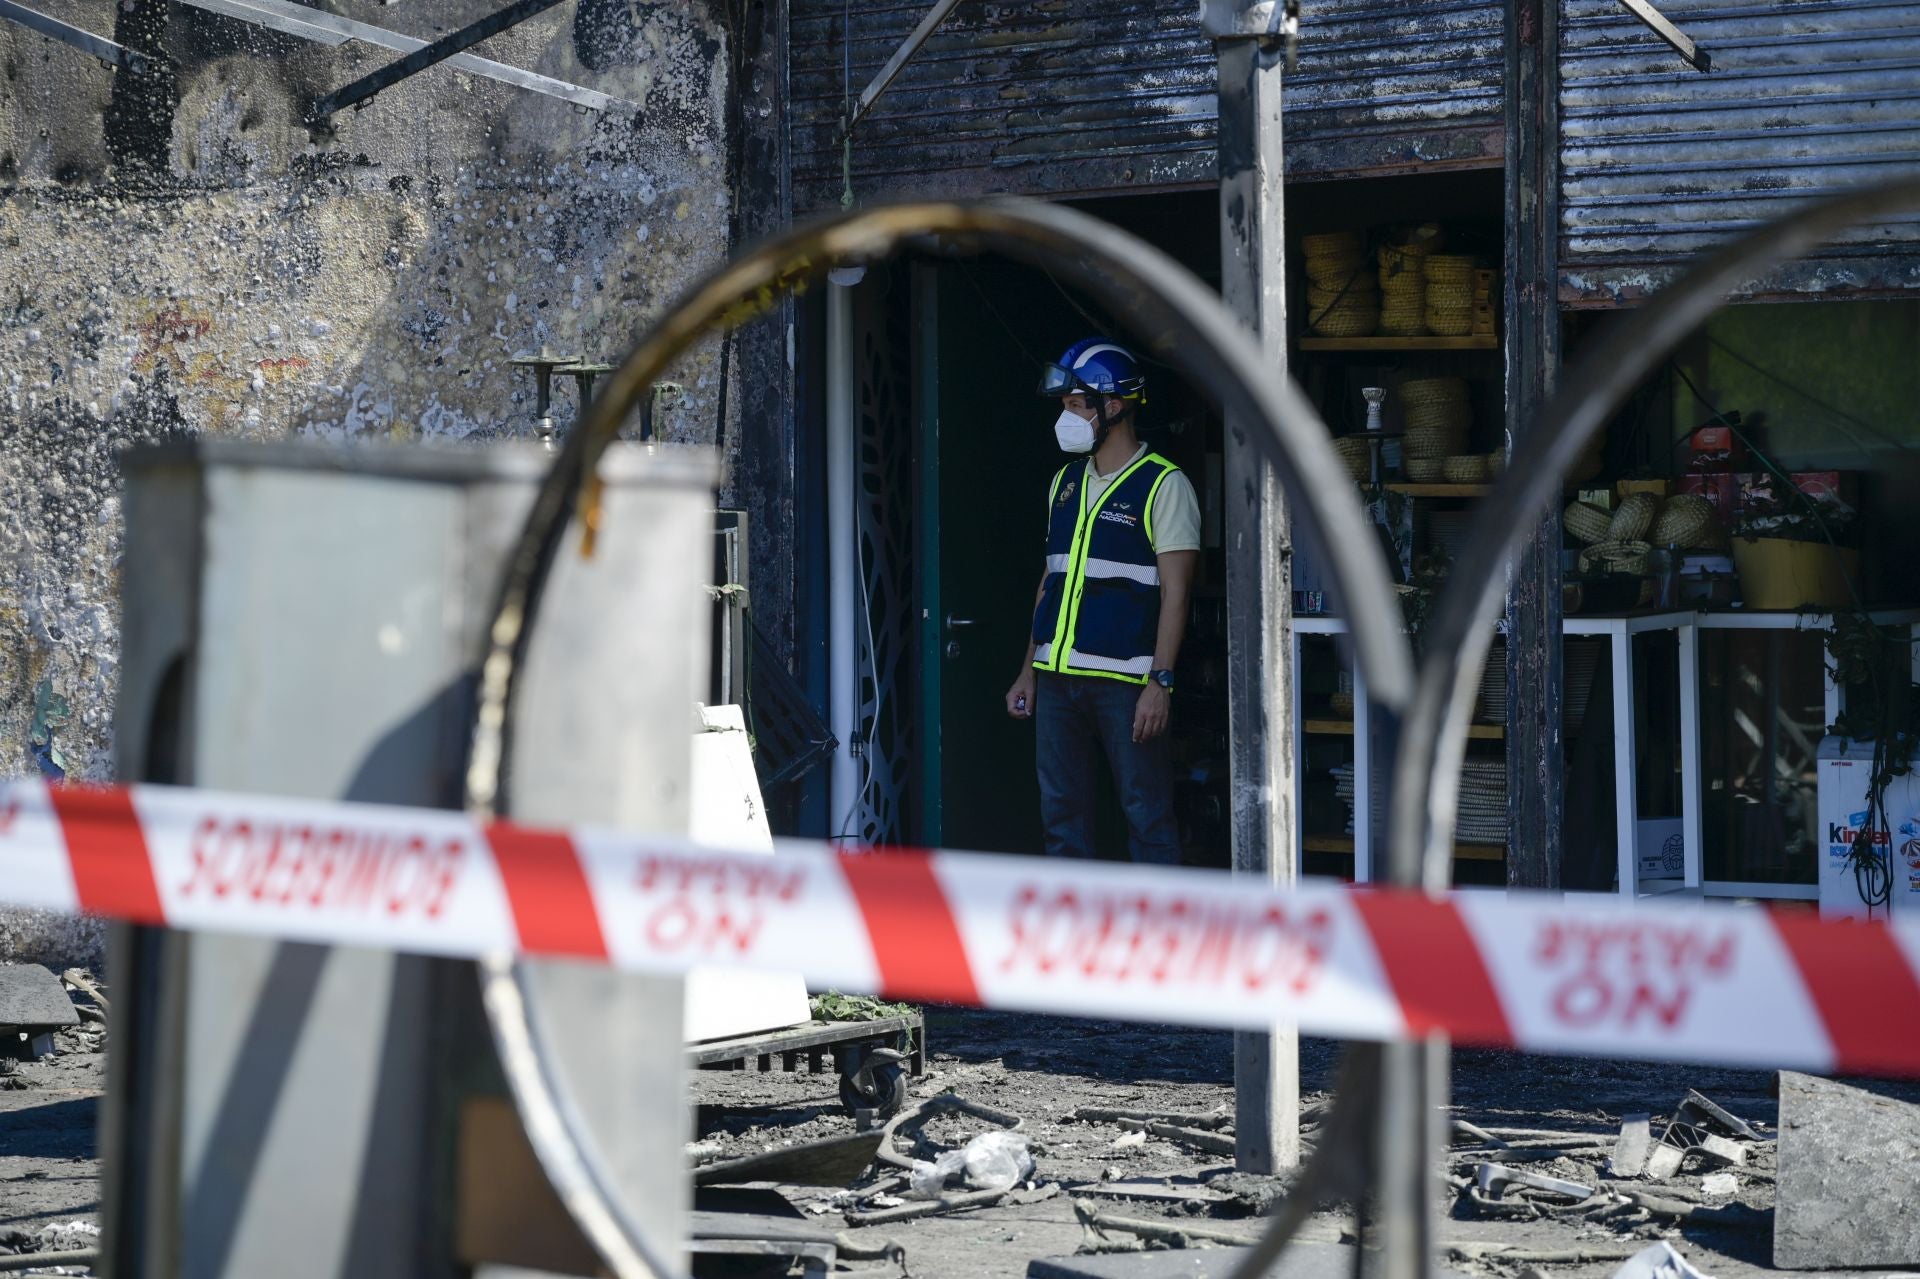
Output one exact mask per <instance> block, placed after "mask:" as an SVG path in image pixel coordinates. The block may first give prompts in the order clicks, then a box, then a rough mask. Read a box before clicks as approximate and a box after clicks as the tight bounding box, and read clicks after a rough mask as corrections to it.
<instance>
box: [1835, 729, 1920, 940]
mask: <svg viewBox="0 0 1920 1279" xmlns="http://www.w3.org/2000/svg"><path fill="white" fill-rule="evenodd" d="M1819 761H1820V762H1819V770H1820V772H1819V821H1820V825H1819V829H1818V830H1817V831H1816V832H1815V836H1816V838H1815V847H1816V848H1817V849H1818V855H1819V858H1820V913H1821V915H1823V916H1826V917H1829V918H1864V917H1866V916H1868V915H1869V914H1871V915H1873V916H1875V917H1884V916H1885V915H1886V913H1887V910H1884V909H1880V908H1873V909H1871V910H1869V908H1868V906H1867V904H1866V902H1865V901H1864V900H1863V899H1862V897H1861V892H1860V876H1859V875H1858V874H1857V873H1856V871H1855V867H1854V863H1853V859H1852V853H1853V847H1854V842H1855V840H1856V838H1857V836H1858V835H1859V832H1860V831H1861V830H1862V829H1864V828H1865V826H1866V823H1867V783H1868V781H1869V779H1870V778H1871V775H1872V773H1873V743H1872V742H1860V741H1850V740H1848V739H1847V738H1843V737H1828V738H1825V739H1823V740H1822V741H1821V743H1820V755H1819ZM1884 802H1885V805H1886V814H1887V822H1886V827H1885V829H1884V830H1881V831H1878V832H1877V833H1876V834H1875V836H1874V839H1873V846H1872V853H1873V856H1874V859H1875V861H1876V863H1877V867H1876V870H1877V871H1878V872H1880V873H1884V874H1885V875H1886V876H1887V877H1888V879H1889V880H1890V881H1891V888H1890V891H1889V894H1888V907H1887V909H1890V910H1894V911H1900V912H1902V913H1904V914H1905V915H1907V916H1908V917H1909V918H1913V917H1916V916H1920V775H1916V774H1914V773H1907V774H1905V775H1903V776H1899V777H1895V778H1894V779H1893V781H1892V783H1891V784H1890V785H1889V786H1888V787H1887V791H1886V796H1885V801H1884Z"/></svg>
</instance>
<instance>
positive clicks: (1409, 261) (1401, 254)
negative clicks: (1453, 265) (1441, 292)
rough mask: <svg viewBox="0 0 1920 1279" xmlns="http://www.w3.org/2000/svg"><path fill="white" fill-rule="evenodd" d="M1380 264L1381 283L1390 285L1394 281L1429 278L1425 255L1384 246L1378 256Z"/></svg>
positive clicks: (1388, 245) (1387, 245) (1389, 245)
mask: <svg viewBox="0 0 1920 1279" xmlns="http://www.w3.org/2000/svg"><path fill="white" fill-rule="evenodd" d="M1376 257H1377V259H1378V261H1379V263H1380V283H1381V284H1382V285H1386V284H1390V283H1392V282H1393V281H1394V280H1425V279H1426V278H1427V271H1426V266H1427V260H1426V258H1425V256H1424V255H1422V254H1419V253H1412V252H1409V251H1408V250H1406V249H1401V248H1396V247H1394V246H1393V245H1391V244H1383V245H1381V246H1380V249H1379V251H1378V253H1377V255H1376Z"/></svg>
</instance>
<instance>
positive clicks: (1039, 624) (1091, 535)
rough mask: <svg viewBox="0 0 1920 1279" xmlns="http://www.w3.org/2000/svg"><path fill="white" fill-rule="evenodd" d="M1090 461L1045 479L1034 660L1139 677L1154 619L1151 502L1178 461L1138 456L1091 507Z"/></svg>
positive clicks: (1156, 568) (1143, 674)
mask: <svg viewBox="0 0 1920 1279" xmlns="http://www.w3.org/2000/svg"><path fill="white" fill-rule="evenodd" d="M1091 466H1092V463H1091V462H1090V461H1089V462H1083V463H1077V464H1076V463H1068V464H1067V465H1066V466H1065V467H1063V468H1062V469H1061V470H1060V472H1059V473H1058V474H1057V475H1055V476H1054V479H1053V488H1052V506H1051V507H1050V512H1051V513H1050V515H1049V517H1048V521H1047V576H1046V580H1045V581H1044V582H1043V583H1042V586H1041V593H1040V604H1039V606H1038V607H1037V608H1036V609H1035V610H1034V616H1033V642H1034V653H1033V664H1034V666H1035V667H1036V668H1038V669H1040V670H1046V671H1058V672H1060V673H1062V674H1067V675H1098V676H1101V677H1103V678H1106V679H1117V680H1122V681H1125V682H1127V683H1132V684H1144V683H1146V682H1147V673H1148V672H1149V671H1150V670H1152V669H1153V649H1154V644H1155V641H1156V639H1157V631H1158V628H1159V624H1160V564H1159V557H1158V556H1156V555H1155V554H1154V550H1153V499H1154V497H1155V496H1156V495H1158V493H1159V491H1160V485H1161V484H1162V483H1163V482H1165V480H1166V478H1167V476H1169V475H1171V474H1173V473H1174V471H1176V470H1178V469H1179V468H1177V467H1176V466H1174V464H1173V463H1171V462H1169V461H1168V460H1167V459H1166V458H1164V457H1161V456H1160V455H1158V454H1156V453H1146V454H1143V455H1142V456H1140V457H1139V458H1136V459H1135V460H1134V461H1133V462H1132V463H1131V464H1130V465H1128V466H1127V468H1126V469H1125V470H1123V471H1121V472H1120V474H1118V475H1116V476H1114V477H1113V480H1112V482H1111V483H1109V484H1108V485H1107V487H1106V489H1105V490H1104V491H1102V493H1101V494H1100V497H1099V499H1098V500H1097V501H1095V502H1094V503H1093V504H1092V505H1091V506H1089V505H1088V503H1087V495H1086V476H1087V472H1088V469H1089V468H1090V467H1091Z"/></svg>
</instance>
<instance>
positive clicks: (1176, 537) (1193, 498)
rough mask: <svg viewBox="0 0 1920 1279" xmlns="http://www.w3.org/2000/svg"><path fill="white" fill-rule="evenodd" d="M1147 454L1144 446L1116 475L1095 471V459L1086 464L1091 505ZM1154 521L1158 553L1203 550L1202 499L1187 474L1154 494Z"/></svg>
mask: <svg viewBox="0 0 1920 1279" xmlns="http://www.w3.org/2000/svg"><path fill="white" fill-rule="evenodd" d="M1146 452H1147V446H1146V445H1144V444H1142V445H1141V446H1140V447H1139V449H1138V450H1136V451H1135V452H1134V455H1133V456H1132V457H1130V458H1128V459H1127V460H1126V461H1124V462H1122V463H1121V464H1120V468H1119V470H1116V471H1114V472H1113V474H1112V475H1102V474H1100V473H1099V472H1098V471H1096V470H1094V469H1093V459H1092V458H1088V459H1087V460H1086V461H1085V462H1084V463H1082V465H1083V466H1084V467H1085V468H1086V469H1085V479H1084V481H1083V483H1084V485H1085V487H1086V491H1087V502H1088V503H1089V504H1092V503H1094V502H1097V501H1099V500H1100V495H1101V494H1102V493H1104V492H1106V491H1107V486H1108V485H1109V484H1111V483H1113V481H1114V480H1115V479H1116V478H1117V477H1118V476H1119V474H1120V472H1121V471H1124V470H1126V469H1127V468H1128V467H1129V466H1132V465H1133V464H1134V463H1135V462H1137V461H1139V460H1140V459H1141V458H1142V457H1143V456H1145V455H1146ZM1152 522H1153V551H1154V554H1156V555H1165V554H1166V553H1167V552H1168V551H1197V550H1199V549H1200V498H1199V496H1198V495H1197V494H1195V493H1194V491H1193V481H1192V480H1189V479H1188V478H1187V473H1186V472H1185V471H1175V472H1174V473H1173V474H1171V475H1169V476H1167V478H1166V479H1165V480H1163V481H1161V483H1160V489H1159V491H1158V492H1156V493H1155V494H1154V495H1153V511H1152Z"/></svg>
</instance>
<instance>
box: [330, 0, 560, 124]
mask: <svg viewBox="0 0 1920 1279" xmlns="http://www.w3.org/2000/svg"><path fill="white" fill-rule="evenodd" d="M559 3H560V0H514V2H513V3H512V4H510V5H508V6H507V7H506V8H504V9H500V10H497V11H495V12H493V13H490V14H488V15H487V16H486V17H484V18H482V19H480V20H479V21H478V22H475V23H471V24H469V25H467V26H464V27H461V28H460V29H459V30H458V31H453V32H449V33H448V34H446V35H443V36H441V37H440V38H439V39H438V40H435V41H434V42H433V43H432V44H429V45H425V46H423V47H421V48H418V49H415V50H414V51H413V52H412V53H409V54H408V55H406V56H405V57H404V58H401V59H400V60H399V61H397V62H389V63H387V65H385V66H383V67H376V68H374V69H373V70H372V71H369V72H368V73H367V74H366V75H363V76H361V77H360V78H359V79H358V80H355V81H354V82H353V83H352V84H349V85H344V86H342V87H341V88H338V89H335V90H334V91H333V92H332V93H329V94H328V95H327V96H326V97H324V98H322V99H320V101H318V102H316V103H314V104H313V107H312V108H311V109H310V110H309V111H308V112H307V123H308V124H314V123H317V122H318V121H321V120H325V119H326V118H327V117H329V116H331V115H333V114H334V113H335V112H338V111H344V110H346V109H347V108H348V107H357V106H359V105H360V104H361V103H363V102H365V101H367V100H368V99H369V98H371V97H373V95H374V94H376V93H378V92H380V90H382V89H387V88H391V87H392V86H394V85H396V84H398V83H400V81H402V80H404V79H406V78H407V77H408V76H411V75H418V74H419V73H420V72H422V71H425V70H426V69H427V68H428V67H430V66H433V65H434V64H435V63H437V62H445V61H446V60H447V59H448V58H451V57H452V56H453V55H454V54H456V53H459V52H461V51H463V50H466V49H471V48H472V47H473V46H474V45H476V44H479V43H480V42H481V41H482V40H485V39H487V38H488V37H490V36H497V35H499V34H500V33H501V32H502V31H505V30H506V29H507V28H508V27H511V26H517V25H518V24H520V23H522V22H525V21H526V20H527V19H528V18H531V17H534V16H535V15H537V14H542V13H545V12H546V11H547V10H548V9H551V8H553V6H555V5H556V4H559Z"/></svg>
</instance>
